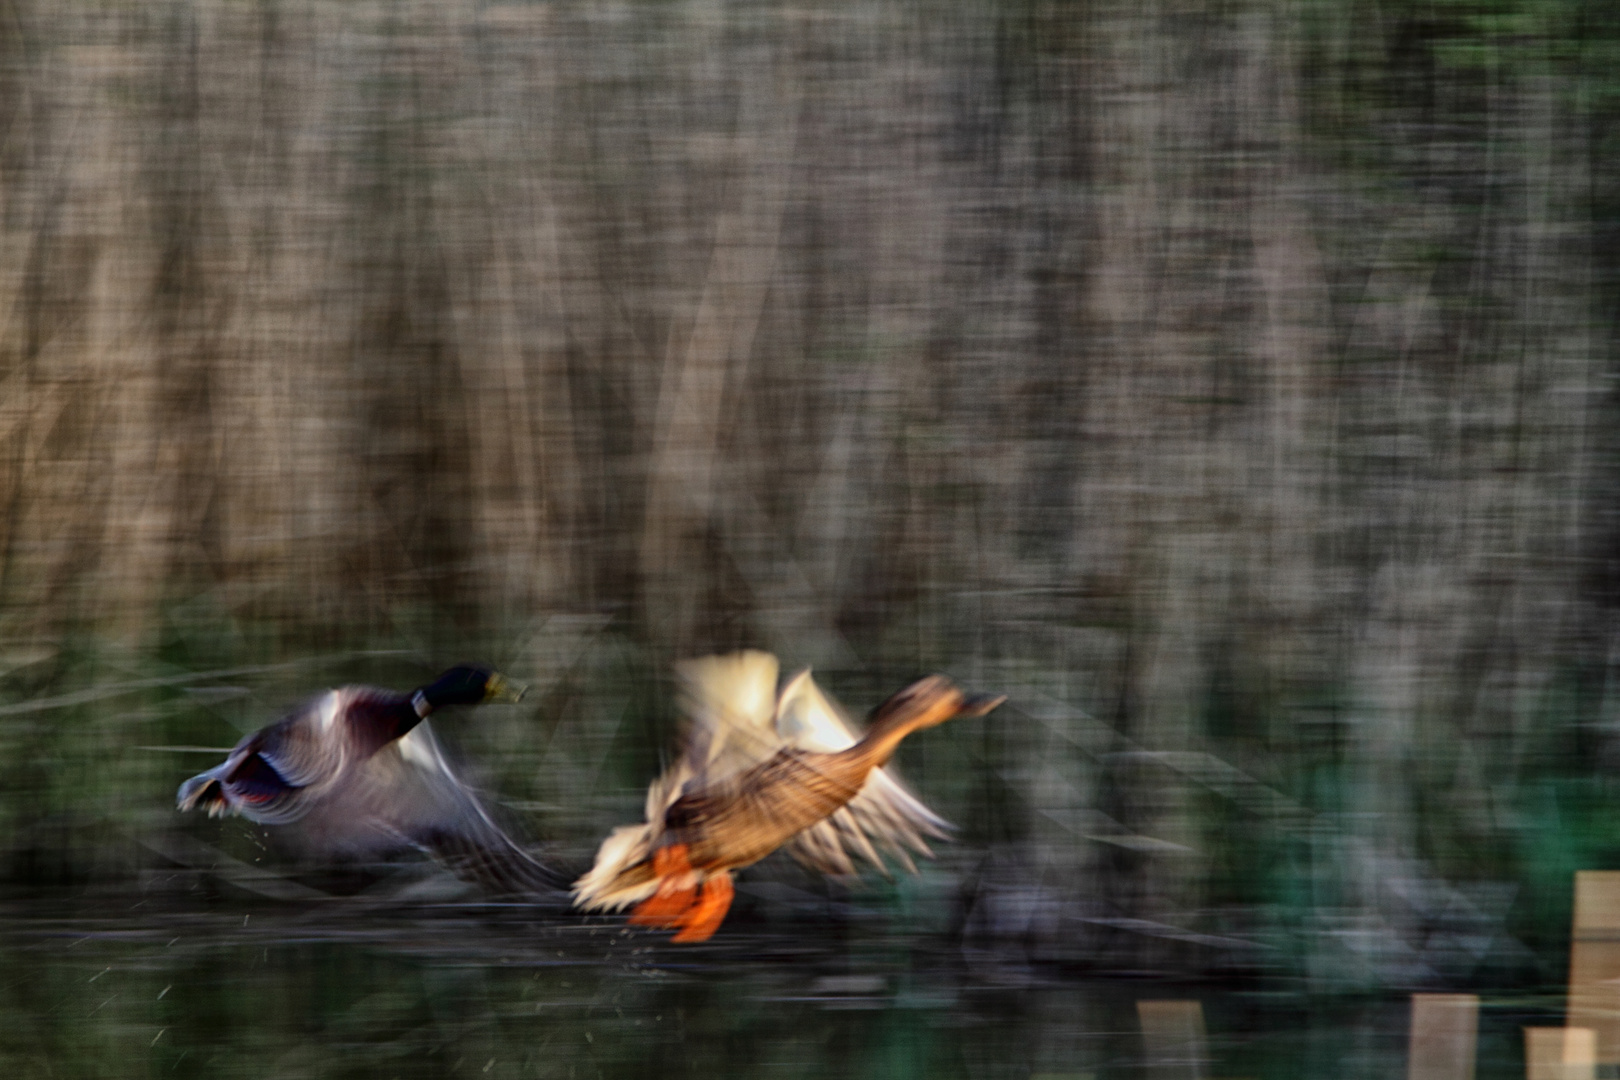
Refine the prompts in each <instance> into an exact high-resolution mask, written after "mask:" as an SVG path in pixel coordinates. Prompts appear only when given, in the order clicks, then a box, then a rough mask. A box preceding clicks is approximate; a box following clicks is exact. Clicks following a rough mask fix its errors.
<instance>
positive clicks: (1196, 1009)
mask: <svg viewBox="0 0 1620 1080" xmlns="http://www.w3.org/2000/svg"><path fill="white" fill-rule="evenodd" d="M1136 1016H1137V1019H1138V1020H1139V1021H1140V1022H1141V1025H1142V1046H1143V1049H1144V1051H1145V1052H1146V1057H1147V1075H1148V1077H1149V1080H1203V1078H1204V1075H1205V1073H1204V1063H1205V1062H1206V1061H1207V1060H1208V1051H1207V1046H1206V1040H1205V1038H1204V1007H1203V1006H1202V1005H1201V1004H1199V1003H1198V1002H1196V1001H1138V1002H1137V1003H1136Z"/></svg>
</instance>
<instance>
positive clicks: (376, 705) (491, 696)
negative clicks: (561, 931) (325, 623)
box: [176, 665, 567, 891]
mask: <svg viewBox="0 0 1620 1080" xmlns="http://www.w3.org/2000/svg"><path fill="white" fill-rule="evenodd" d="M522 696H523V688H522V687H520V686H516V685H514V684H513V683H510V682H508V681H507V680H506V679H505V678H504V677H503V676H501V675H500V674H498V673H496V672H494V671H491V670H489V669H487V668H482V667H473V666H466V665H464V666H460V667H453V668H451V669H449V670H448V671H446V672H444V674H442V675H440V676H439V677H438V678H437V679H435V680H433V681H432V682H431V683H428V684H427V685H425V686H421V687H418V688H417V689H415V690H412V691H409V692H406V693H400V692H398V691H394V690H384V689H380V688H378V687H373V686H342V687H338V688H336V689H334V690H328V691H326V692H325V693H322V694H320V695H318V696H316V697H315V698H313V699H311V700H310V701H308V702H306V703H305V704H304V705H303V706H301V707H300V708H298V709H296V710H294V711H293V712H292V713H290V714H288V715H287V716H285V717H283V718H282V719H280V720H278V721H276V722H275V723H273V724H270V725H269V726H267V727H263V728H260V729H259V730H258V731H255V732H253V733H252V734H251V735H248V736H246V737H244V738H243V739H242V740H241V741H240V742H238V743H237V744H236V747H235V748H234V749H233V750H232V751H231V752H230V755H229V756H228V757H227V758H226V759H225V760H224V761H223V762H222V763H221V764H219V765H216V766H215V767H214V768H212V769H209V770H208V771H206V772H202V773H198V774H197V775H196V776H193V777H192V778H191V779H190V780H187V781H186V782H185V783H183V784H181V785H180V790H179V792H178V793H177V795H176V802H177V804H178V805H179V808H180V809H181V810H193V809H198V808H201V809H204V810H206V811H207V812H208V814H209V816H210V817H218V816H222V815H228V814H241V815H242V816H243V817H245V818H248V819H249V820H251V821H256V822H260V823H262V824H266V825H292V824H295V823H296V824H297V825H298V826H299V832H300V834H301V836H302V839H303V840H304V842H305V843H306V844H308V845H310V846H312V847H314V848H316V849H318V850H321V851H324V852H330V853H346V854H358V853H362V852H368V851H376V850H380V849H385V848H398V847H415V848H420V849H424V850H427V851H430V852H431V853H433V854H434V855H436V856H438V857H439V858H440V859H441V860H443V861H444V862H445V863H447V864H448V865H449V867H450V869H451V870H453V871H454V872H455V873H457V874H458V875H459V876H461V877H465V878H471V879H473V880H477V881H479V882H481V883H483V884H485V885H489V886H492V887H495V888H497V889H500V890H501V891H528V890H531V889H535V888H546V889H555V888H562V887H565V886H566V885H567V879H566V878H564V877H562V876H560V875H558V874H557V873H556V872H555V871H553V870H552V869H550V868H549V867H547V866H545V865H544V864H543V863H540V862H539V861H537V860H536V859H534V858H533V857H532V856H530V855H529V854H528V853H527V852H525V851H524V850H523V849H522V848H521V847H520V846H518V845H517V844H516V843H515V842H514V841H513V840H512V839H511V838H510V837H509V836H508V835H507V834H506V832H505V831H504V830H503V829H501V827H500V826H499V825H497V824H496V823H495V821H494V820H493V818H492V817H491V816H490V814H489V812H488V810H486V809H485V807H484V805H483V804H482V803H481V802H480V801H479V799H478V797H477V795H476V794H474V793H473V791H472V790H471V789H470V788H468V787H467V785H465V784H463V783H462V782H461V781H460V780H459V779H458V778H457V777H456V775H455V773H454V772H453V771H452V770H451V769H450V766H449V764H448V763H447V762H446V760H445V757H444V754H443V752H442V751H441V750H440V748H439V744H438V741H437V740H436V739H435V738H434V737H433V734H432V730H431V728H430V726H429V725H428V724H426V723H424V721H425V720H426V719H427V717H428V716H429V715H430V714H432V713H433V712H434V711H436V710H438V709H441V708H444V707H446V706H450V705H479V704H484V703H493V702H516V701H518V700H519V699H520V698H521V697H522Z"/></svg>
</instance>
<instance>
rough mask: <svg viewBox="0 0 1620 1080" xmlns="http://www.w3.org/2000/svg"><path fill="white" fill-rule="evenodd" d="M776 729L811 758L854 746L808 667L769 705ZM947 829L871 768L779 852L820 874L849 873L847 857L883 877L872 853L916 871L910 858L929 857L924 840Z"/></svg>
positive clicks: (840, 712)
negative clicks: (839, 802) (843, 800)
mask: <svg viewBox="0 0 1620 1080" xmlns="http://www.w3.org/2000/svg"><path fill="white" fill-rule="evenodd" d="M776 729H777V732H778V734H779V736H780V738H781V740H782V742H783V743H785V744H786V745H789V746H792V747H795V748H797V749H801V750H808V751H812V752H814V753H835V752H837V751H839V750H843V749H846V748H847V747H850V746H853V745H854V744H855V741H856V735H855V732H854V729H853V727H852V725H851V724H850V722H849V720H848V718H847V717H846V716H845V715H844V712H843V710H842V709H840V708H839V707H838V706H837V705H836V704H835V703H834V702H833V701H832V700H831V699H830V698H828V697H827V695H826V694H824V693H823V692H822V690H821V688H820V687H819V686H817V685H816V683H815V680H814V679H812V678H811V677H810V672H809V671H808V670H806V671H801V672H800V673H799V674H797V675H795V676H794V677H793V678H792V679H790V680H789V681H788V684H787V685H786V686H784V687H783V688H782V694H781V697H780V698H779V699H778V701H777V706H776ZM950 827H951V826H950V823H949V822H947V821H946V820H945V819H944V818H942V817H940V816H939V815H938V814H936V813H934V812H933V811H932V810H930V809H928V807H926V806H924V805H923V803H922V801H921V800H919V799H918V798H917V797H916V796H915V795H913V794H911V792H909V791H907V790H906V788H905V786H904V785H903V784H901V783H900V781H899V780H897V779H895V777H894V776H893V774H892V773H890V772H889V770H888V769H887V768H883V769H873V770H872V773H871V775H870V776H868V777H867V779H866V783H865V784H864V785H863V786H862V787H861V790H860V792H859V793H858V794H857V795H856V796H855V798H853V799H851V800H850V801H849V803H848V805H846V806H844V807H842V808H840V809H839V810H837V811H836V812H835V813H833V814H832V815H831V816H830V817H828V818H827V819H826V820H824V821H821V822H819V823H818V824H815V825H812V826H810V827H809V828H807V829H805V830H804V831H803V832H801V833H799V834H798V835H797V836H795V837H794V838H793V840H792V841H790V842H789V843H788V845H787V849H788V852H789V853H790V854H792V855H793V857H794V858H796V859H798V860H799V861H800V862H802V863H804V864H805V865H806V866H809V867H810V868H812V869H814V870H819V871H820V872H822V873H824V874H853V873H855V872H856V868H855V864H854V862H853V861H852V860H851V858H850V857H851V856H852V855H854V856H859V857H860V858H862V859H865V860H866V861H867V862H869V863H871V864H872V865H873V866H875V867H876V868H877V869H878V870H879V872H882V873H887V872H888V871H887V870H886V868H885V867H884V863H883V859H882V857H881V856H880V855H879V851H883V852H886V853H887V854H888V855H889V856H890V857H892V858H893V859H894V860H895V861H897V862H899V863H900V864H901V865H902V866H904V867H905V868H906V869H907V870H909V871H910V872H912V873H916V872H917V867H916V864H915V863H913V862H912V860H911V855H912V854H913V853H915V854H918V855H925V856H929V857H932V855H933V851H931V850H930V849H929V847H928V843H927V840H926V839H925V838H927V837H932V838H935V839H941V840H943V839H945V838H946V837H947V836H948V835H949V834H948V832H947V830H948V829H950Z"/></svg>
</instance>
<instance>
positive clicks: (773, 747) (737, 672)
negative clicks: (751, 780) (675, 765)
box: [675, 649, 782, 783]
mask: <svg viewBox="0 0 1620 1080" xmlns="http://www.w3.org/2000/svg"><path fill="white" fill-rule="evenodd" d="M779 670H780V668H779V666H778V664H777V662H776V657H774V656H772V655H771V654H770V653H767V652H759V651H757V650H753V649H750V650H745V651H743V652H735V653H729V654H727V655H725V656H705V657H700V658H699V659H696V660H683V661H682V662H680V663H678V664H676V665H675V676H676V680H677V683H678V690H679V699H678V700H679V703H680V708H681V712H682V713H683V714H684V715H685V717H686V730H685V733H684V738H685V753H684V757H685V759H686V763H687V767H688V768H689V770H690V771H691V774H692V775H693V776H696V777H701V778H702V779H703V781H704V782H705V783H713V782H716V781H723V780H724V779H726V778H727V777H729V776H734V775H736V774H738V773H741V772H743V771H745V770H747V769H751V768H753V767H754V766H755V765H758V764H759V763H760V762H762V761H766V760H768V759H769V758H771V757H772V756H774V755H775V754H776V752H777V751H778V750H780V749H782V740H781V737H780V736H779V735H778V734H777V731H776V727H775V724H774V720H775V716H776V677H777V674H778V672H779Z"/></svg>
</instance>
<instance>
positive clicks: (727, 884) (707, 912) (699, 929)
mask: <svg viewBox="0 0 1620 1080" xmlns="http://www.w3.org/2000/svg"><path fill="white" fill-rule="evenodd" d="M735 895H736V889H735V888H733V887H732V884H731V875H730V874H728V873H726V872H725V871H724V870H720V871H717V872H716V873H713V874H710V875H709V876H708V877H707V878H705V879H704V881H703V898H702V899H701V900H699V901H698V902H697V903H696V904H693V905H692V907H691V909H690V910H689V911H687V912H686V913H685V914H684V915H682V916H681V917H680V919H679V921H678V925H679V926H681V927H682V929H681V932H680V933H678V934H676V935H675V937H674V938H673V939H672V940H674V941H683V942H690V941H708V940H709V939H710V938H711V937H713V936H714V932H715V931H716V930H718V929H720V924H721V923H722V922H724V921H725V918H726V912H728V911H730V910H731V898H732V897H733V896H735Z"/></svg>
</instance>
